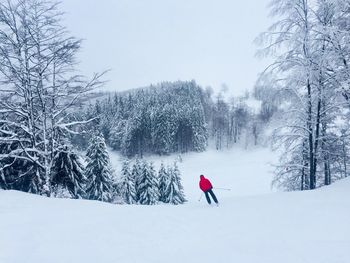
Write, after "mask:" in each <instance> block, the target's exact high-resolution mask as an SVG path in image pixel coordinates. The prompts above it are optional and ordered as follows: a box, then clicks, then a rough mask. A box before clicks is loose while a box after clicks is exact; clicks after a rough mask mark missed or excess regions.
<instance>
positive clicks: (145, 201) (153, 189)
mask: <svg viewBox="0 0 350 263" xmlns="http://www.w3.org/2000/svg"><path fill="white" fill-rule="evenodd" d="M138 191H139V203H140V204H142V205H154V204H156V203H157V201H158V200H159V190H158V178H157V176H156V172H155V170H154V167H153V164H152V163H151V164H148V163H147V162H145V161H144V162H143V163H142V175H141V180H140V185H139V189H138Z"/></svg>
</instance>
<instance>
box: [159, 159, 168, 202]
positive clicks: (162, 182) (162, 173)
mask: <svg viewBox="0 0 350 263" xmlns="http://www.w3.org/2000/svg"><path fill="white" fill-rule="evenodd" d="M158 180H159V201H161V202H165V201H166V192H165V190H166V187H167V185H168V181H169V175H168V172H167V169H166V168H165V166H164V164H163V163H161V165H160V169H159V171H158Z"/></svg>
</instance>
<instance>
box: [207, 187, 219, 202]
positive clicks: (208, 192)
mask: <svg viewBox="0 0 350 263" xmlns="http://www.w3.org/2000/svg"><path fill="white" fill-rule="evenodd" d="M204 194H205V198H206V199H207V202H208V204H211V200H210V197H209V194H210V195H211V197H212V198H213V200H214V202H215V203H219V202H218V199H217V198H216V196H215V194H214V192H213V190H212V189H210V190H208V191H205V192H204Z"/></svg>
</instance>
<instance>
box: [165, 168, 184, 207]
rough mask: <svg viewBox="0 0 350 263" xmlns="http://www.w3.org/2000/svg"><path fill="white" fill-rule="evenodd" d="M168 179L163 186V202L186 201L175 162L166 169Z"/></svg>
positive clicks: (174, 203)
mask: <svg viewBox="0 0 350 263" xmlns="http://www.w3.org/2000/svg"><path fill="white" fill-rule="evenodd" d="M167 174H168V181H167V186H166V188H165V193H164V195H165V200H164V203H170V204H173V205H179V204H183V203H185V202H186V198H185V194H184V190H183V186H182V184H181V174H180V170H179V168H178V166H177V164H176V163H175V164H174V167H172V168H170V167H168V169H167Z"/></svg>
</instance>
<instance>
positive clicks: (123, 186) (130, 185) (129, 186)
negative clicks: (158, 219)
mask: <svg viewBox="0 0 350 263" xmlns="http://www.w3.org/2000/svg"><path fill="white" fill-rule="evenodd" d="M120 193H121V196H122V198H123V200H124V202H125V203H127V204H135V203H136V202H137V196H136V189H135V177H134V176H133V175H132V173H131V172H130V169H129V163H128V162H127V161H125V162H124V163H123V168H122V180H121V183H120Z"/></svg>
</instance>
